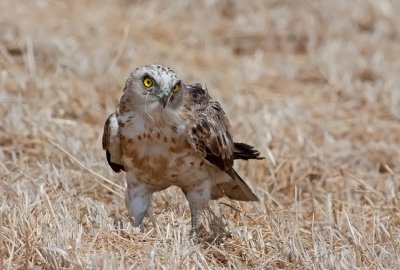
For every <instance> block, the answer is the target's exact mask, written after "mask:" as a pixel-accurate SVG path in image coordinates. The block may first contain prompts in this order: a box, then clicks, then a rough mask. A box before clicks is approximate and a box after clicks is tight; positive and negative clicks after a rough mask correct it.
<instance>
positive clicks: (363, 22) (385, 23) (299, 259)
mask: <svg viewBox="0 0 400 270" xmlns="http://www.w3.org/2000/svg"><path fill="white" fill-rule="evenodd" d="M193 2H194V1H193ZM399 14H400V2H399V1H395V0H393V1H390V0H379V1H378V0H354V1H349V0H338V1H333V0H332V1H330V0H323V1H322V0H321V1H317V0H316V1H297V0H268V1H267V0H266V1H262V0H261V1H257V0H254V1H236V2H234V1H227V0H224V1H213V0H206V1H202V2H200V1H198V2H194V3H193V4H188V3H186V2H185V1H183V0H182V1H172V0H171V1H133V0H132V1H129V0H119V1H106V0H101V1H94V0H85V1H54V0H53V1H50V0H49V1H46V0H38V1H33V0H31V1H11V0H2V1H0V119H1V120H0V121H1V122H0V123H1V124H0V224H1V226H0V248H1V250H0V269H21V268H23V269H129V268H139V269H149V268H150V269H197V268H199V269H222V268H228V269H246V268H247V269H281V268H284V269H354V268H363V269H399V268H400V255H399V254H400V253H399V252H400V209H399V207H400V201H399V200H400V155H399V152H400V89H399V86H400V76H399V75H400V16H399ZM148 63H161V64H165V65H168V66H171V67H172V68H174V69H175V70H176V71H178V72H179V73H180V74H181V75H182V78H183V79H184V81H186V82H195V81H198V82H201V83H203V84H206V85H207V86H208V88H209V90H210V91H211V94H212V95H213V96H215V97H216V98H218V99H220V100H221V102H222V104H223V107H224V109H225V111H226V112H227V114H228V116H229V118H230V120H231V125H232V129H233V131H234V134H235V138H236V140H237V141H246V142H249V143H251V144H253V145H256V146H257V147H258V148H259V149H260V151H261V152H262V154H263V155H264V156H265V157H266V159H265V160H263V161H251V162H247V163H246V162H238V163H237V164H236V165H235V166H236V168H237V169H238V170H239V172H240V174H241V175H242V176H243V177H244V178H245V179H246V181H247V182H248V183H249V185H250V186H251V187H252V188H253V190H254V191H255V192H256V194H257V195H258V196H259V198H260V202H259V203H238V202H234V201H229V200H226V199H223V200H221V201H217V202H212V203H211V204H210V206H211V209H212V211H213V212H214V213H215V216H214V215H212V214H211V212H210V211H205V212H204V213H203V215H202V224H203V227H202V230H201V232H200V235H199V239H198V240H193V239H190V237H189V236H188V231H189V228H190V214H189V211H188V210H189V208H188V205H187V202H186V200H185V198H184V196H183V195H182V193H181V192H180V190H178V189H177V188H170V189H168V190H166V191H164V192H160V193H158V194H156V195H155V196H154V198H153V205H152V206H153V215H154V216H155V218H156V225H153V224H152V223H151V222H149V221H148V220H147V221H146V223H145V229H144V232H140V231H138V230H137V229H135V228H132V227H131V225H130V223H129V221H128V218H127V212H126V210H125V204H124V200H123V196H124V185H125V183H124V176H123V175H117V174H114V173H113V172H112V171H111V169H110V168H109V167H108V165H107V163H106V160H105V154H104V152H103V151H102V149H101V134H102V128H103V123H104V120H105V118H106V117H107V115H108V114H109V113H111V112H112V111H113V110H114V108H115V106H116V104H117V102H118V99H119V97H120V95H121V93H122V88H123V86H124V83H125V79H126V78H127V76H128V74H129V72H130V71H132V70H133V69H134V68H135V67H137V66H139V65H142V64H148Z"/></svg>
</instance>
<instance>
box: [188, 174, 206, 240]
mask: <svg viewBox="0 0 400 270" xmlns="http://www.w3.org/2000/svg"><path fill="white" fill-rule="evenodd" d="M184 191H185V194H186V198H187V200H188V201H189V206H190V213H191V220H192V228H191V230H190V234H193V233H196V232H197V228H198V215H199V212H200V210H201V209H203V208H204V206H206V205H207V203H208V201H209V200H210V197H211V181H209V180H205V181H202V182H201V184H200V185H198V186H195V187H192V188H191V189H190V190H188V189H186V190H184Z"/></svg>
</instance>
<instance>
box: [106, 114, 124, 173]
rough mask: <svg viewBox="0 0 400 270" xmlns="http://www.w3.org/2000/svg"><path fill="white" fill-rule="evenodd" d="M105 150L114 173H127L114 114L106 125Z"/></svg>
mask: <svg viewBox="0 0 400 270" xmlns="http://www.w3.org/2000/svg"><path fill="white" fill-rule="evenodd" d="M102 143H103V149H104V150H105V151H106V157H107V162H108V164H109V165H110V167H111V169H113V171H114V172H120V171H121V170H122V171H125V168H124V166H123V165H122V161H121V156H122V153H121V144H120V138H119V126H118V120H117V116H116V114H115V112H114V113H112V114H111V115H110V116H109V117H108V118H107V120H106V122H105V124H104V132H103V140H102Z"/></svg>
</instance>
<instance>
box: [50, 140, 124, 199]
mask: <svg viewBox="0 0 400 270" xmlns="http://www.w3.org/2000/svg"><path fill="white" fill-rule="evenodd" d="M47 140H48V141H49V142H50V143H51V144H52V145H54V146H55V147H57V148H58V149H59V150H60V151H61V152H63V153H64V154H66V155H67V156H68V157H69V158H70V159H71V160H72V161H74V162H75V163H76V164H78V165H79V166H80V167H81V168H82V169H84V170H85V171H87V172H89V173H90V174H92V175H94V176H96V177H97V178H100V179H102V180H103V181H104V182H106V183H107V184H109V185H111V186H113V187H116V188H118V189H119V190H124V188H123V187H122V186H120V185H118V184H116V183H114V182H113V181H111V180H109V179H107V178H105V177H104V176H102V175H100V174H98V173H97V172H95V171H93V170H92V169H89V168H88V167H86V166H85V165H84V164H83V163H82V162H80V161H79V160H78V159H77V158H75V157H74V156H73V155H72V154H70V153H68V152H67V151H66V150H65V149H64V148H63V147H62V146H61V145H59V144H58V143H56V142H54V141H52V140H51V139H49V138H47ZM94 180H95V181H96V182H97V183H98V184H99V185H101V186H103V187H104V188H105V189H107V190H108V191H110V192H112V193H114V194H115V195H117V196H118V197H120V198H124V195H122V194H121V193H119V192H118V191H115V190H114V189H112V188H110V187H109V186H107V185H105V184H104V183H102V182H100V181H97V180H96V178H94Z"/></svg>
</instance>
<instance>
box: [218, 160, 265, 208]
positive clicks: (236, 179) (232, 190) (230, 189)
mask: <svg viewBox="0 0 400 270" xmlns="http://www.w3.org/2000/svg"><path fill="white" fill-rule="evenodd" d="M227 174H228V175H229V176H230V177H231V178H232V181H229V182H225V183H221V184H217V185H216V186H215V187H214V190H213V191H212V199H218V198H220V197H222V196H224V195H225V196H227V197H228V198H229V199H233V200H238V201H259V200H258V198H257V196H256V195H255V194H254V193H253V191H252V190H251V189H250V188H249V186H248V185H247V184H246V183H245V182H244V181H243V179H242V178H241V177H240V176H239V174H238V173H237V172H236V171H235V170H234V169H233V168H231V169H230V170H229V171H227Z"/></svg>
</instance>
